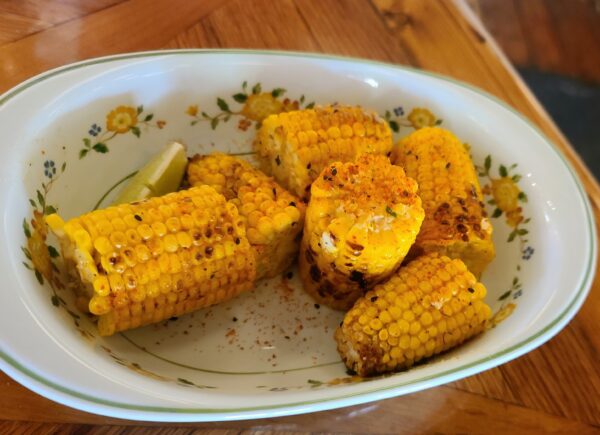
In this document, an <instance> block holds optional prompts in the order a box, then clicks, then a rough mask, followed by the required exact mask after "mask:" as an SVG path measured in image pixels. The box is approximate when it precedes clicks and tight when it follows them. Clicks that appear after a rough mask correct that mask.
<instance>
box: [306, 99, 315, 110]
mask: <svg viewBox="0 0 600 435" xmlns="http://www.w3.org/2000/svg"><path fill="white" fill-rule="evenodd" d="M313 107H315V102H314V101H312V102H310V103H308V104H307V105H306V106H305V107H304V108H305V109H312V108H313Z"/></svg>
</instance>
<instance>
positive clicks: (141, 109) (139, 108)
mask: <svg viewBox="0 0 600 435" xmlns="http://www.w3.org/2000/svg"><path fill="white" fill-rule="evenodd" d="M143 111H144V106H143V105H141V106H138V107H137V114H138V115H139V114H140V113H142V112H143Z"/></svg>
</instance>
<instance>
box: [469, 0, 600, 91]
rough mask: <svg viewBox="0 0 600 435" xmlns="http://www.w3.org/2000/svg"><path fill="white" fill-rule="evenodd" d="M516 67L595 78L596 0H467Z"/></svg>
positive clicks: (599, 38)
mask: <svg viewBox="0 0 600 435" xmlns="http://www.w3.org/2000/svg"><path fill="white" fill-rule="evenodd" d="M469 3H470V4H471V6H472V8H473V9H474V10H475V11H477V13H478V14H479V15H480V16H481V19H482V20H483V22H484V23H485V25H486V26H487V27H488V28H489V29H490V31H491V33H492V34H493V35H494V36H495V38H496V39H497V40H498V42H499V43H500V45H501V46H502V48H503V50H504V51H505V52H506V54H507V55H508V57H509V58H510V60H511V61H512V62H514V63H515V64H516V65H517V66H519V67H526V68H535V69H539V70H541V71H546V72H552V73H557V74H562V75H567V76H571V77H574V78H578V79H583V80H586V81H589V82H593V83H600V3H599V2H598V0H469Z"/></svg>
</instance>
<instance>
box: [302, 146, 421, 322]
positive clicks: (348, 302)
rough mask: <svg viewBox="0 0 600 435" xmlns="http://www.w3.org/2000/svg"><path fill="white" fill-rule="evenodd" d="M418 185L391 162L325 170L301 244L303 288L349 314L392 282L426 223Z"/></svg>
mask: <svg viewBox="0 0 600 435" xmlns="http://www.w3.org/2000/svg"><path fill="white" fill-rule="evenodd" d="M423 216H424V213H423V209H422V207H421V200H420V199H419V197H418V196H417V184H416V183H415V181H414V180H413V179H411V178H409V177H407V176H406V175H405V174H404V170H402V169H401V168H400V167H398V166H394V165H392V164H391V163H390V161H389V159H388V158H387V157H385V156H378V155H372V154H366V155H362V156H361V157H359V158H358V159H357V160H356V162H354V163H342V162H336V163H332V164H330V165H329V166H328V167H326V168H325V169H324V170H323V171H322V172H321V174H320V175H319V177H318V178H317V180H316V181H315V182H314V183H313V184H312V189H311V200H310V203H309V205H308V207H307V211H306V221H305V226H304V235H303V238H302V243H301V245H300V256H299V272H300V277H301V279H302V282H303V284H304V289H305V290H306V291H307V292H308V293H309V294H311V295H312V296H313V297H314V298H315V299H316V300H317V301H318V302H320V303H322V304H325V305H328V306H330V307H333V308H336V309H341V310H346V309H348V308H350V307H351V306H352V304H353V303H354V301H355V300H356V299H357V298H358V297H360V296H361V295H362V294H363V293H364V292H365V291H367V290H368V289H369V288H371V287H373V286H374V285H375V284H377V283H378V282H380V281H383V280H385V279H386V278H388V277H389V276H390V275H391V274H392V273H393V272H394V271H395V270H396V268H397V267H398V266H399V265H400V263H401V262H402V260H403V259H404V257H405V255H406V254H407V252H408V250H409V248H410V246H411V245H412V244H413V242H414V241H415V237H416V236H417V233H418V232H419V228H420V226H421V222H422V221H423Z"/></svg>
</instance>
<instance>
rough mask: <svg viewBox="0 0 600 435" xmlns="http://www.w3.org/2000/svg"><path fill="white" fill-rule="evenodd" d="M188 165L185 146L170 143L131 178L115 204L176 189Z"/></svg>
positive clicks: (164, 193) (160, 194) (163, 193)
mask: <svg viewBox="0 0 600 435" xmlns="http://www.w3.org/2000/svg"><path fill="white" fill-rule="evenodd" d="M186 165H187V156H186V153H185V147H184V146H183V145H181V144H180V143H178V142H172V143H170V144H169V145H167V146H166V148H165V149H164V150H162V151H161V152H160V153H159V154H157V155H156V156H155V157H154V158H153V159H152V160H150V161H149V162H148V163H147V164H146V166H144V167H143V168H142V169H140V170H139V171H138V173H137V174H135V175H134V176H133V177H132V178H131V179H130V180H129V182H128V183H127V184H126V185H125V186H124V187H123V189H122V190H121V192H119V194H118V195H117V197H116V198H115V200H114V201H113V204H124V203H128V202H135V201H141V200H142V199H147V198H151V197H153V196H162V195H166V194H167V193H170V192H174V191H176V190H177V188H179V185H180V184H181V179H182V178H183V174H184V172H185V168H186Z"/></svg>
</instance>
